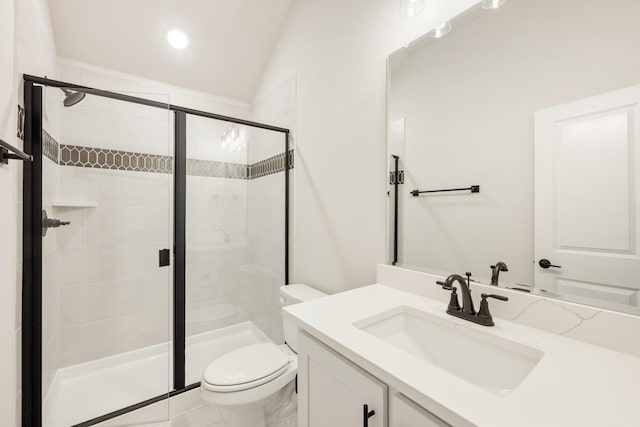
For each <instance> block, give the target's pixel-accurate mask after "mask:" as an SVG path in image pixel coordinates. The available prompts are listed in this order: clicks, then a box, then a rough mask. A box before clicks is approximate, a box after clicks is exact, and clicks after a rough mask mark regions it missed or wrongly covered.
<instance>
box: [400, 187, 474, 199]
mask: <svg viewBox="0 0 640 427" xmlns="http://www.w3.org/2000/svg"><path fill="white" fill-rule="evenodd" d="M448 191H471V192H472V193H479V192H480V186H479V185H472V186H471V187H467V188H449V189H447V190H427V191H420V190H413V191H412V192H411V195H412V196H413V197H418V196H419V195H420V194H425V193H445V192H448Z"/></svg>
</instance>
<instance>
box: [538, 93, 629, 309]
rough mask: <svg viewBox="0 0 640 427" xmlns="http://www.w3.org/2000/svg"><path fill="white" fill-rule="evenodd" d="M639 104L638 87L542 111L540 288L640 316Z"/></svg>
mask: <svg viewBox="0 0 640 427" xmlns="http://www.w3.org/2000/svg"><path fill="white" fill-rule="evenodd" d="M639 103H640V86H633V87H630V88H627V89H623V90H618V91H614V92H609V93H606V94H604V95H599V96H595V97H591V98H586V99H583V100H579V101H576V102H571V103H569V104H564V105H560V106H557V107H553V108H549V109H545V110H542V111H539V112H537V113H536V115H535V251H534V253H535V256H536V260H535V267H534V268H535V284H534V286H535V288H537V289H538V290H540V291H543V292H548V293H551V294H553V296H556V297H560V298H564V299H567V300H571V301H575V302H582V303H587V304H593V305H598V306H601V307H605V308H611V309H616V310H622V311H626V312H631V313H640V310H639V295H638V294H639V292H638V290H639V289H640V257H639V256H638V247H639V242H640V229H639V225H640V221H639V219H640V216H639V215H640V206H638V201H639V197H638V196H639V191H640V181H639V179H640V173H639V171H638V165H639V164H640V163H639V156H640V140H639V138H640V110H639V108H640V107H639ZM544 260H547V261H549V262H548V263H547V264H551V265H553V266H551V267H549V268H543V267H542V266H541V265H540V264H541V261H542V264H544ZM556 266H557V267H556Z"/></svg>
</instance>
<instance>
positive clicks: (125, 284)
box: [44, 89, 172, 367]
mask: <svg viewBox="0 0 640 427" xmlns="http://www.w3.org/2000/svg"><path fill="white" fill-rule="evenodd" d="M47 90H52V89H47ZM165 99H166V98H165ZM170 117H171V116H170V115H169V113H168V111H162V110H158V109H154V108H150V107H144V106H138V105H133V104H126V103H123V102H118V101H114V100H108V99H104V98H97V97H91V96H88V97H87V98H85V100H83V101H82V102H81V103H80V104H77V105H76V106H74V107H72V108H69V109H64V110H63V111H62V114H61V117H60V128H61V132H60V140H59V142H60V152H59V157H60V166H58V176H59V178H58V179H59V188H58V190H57V193H54V194H55V196H54V199H55V200H54V203H53V204H54V207H53V208H52V212H51V214H52V216H54V217H55V218H58V219H62V220H67V221H71V224H70V225H68V226H66V227H64V228H60V229H57V230H55V233H54V234H52V235H51V236H49V235H47V237H45V239H44V241H45V242H46V241H54V240H55V241H57V245H58V248H59V253H58V259H57V264H58V266H57V268H58V271H57V278H58V281H59V293H58V308H59V313H58V319H57V326H58V330H59V351H58V357H59V361H58V367H65V366H69V365H74V364H77V363H81V362H86V361H90V360H94V359H98V358H102V357H106V356H110V355H114V354H118V353H122V352H126V351H130V350H134V349H138V348H142V347H146V346H149V345H153V344H157V343H161V342H166V341H168V339H169V328H170V325H169V291H170V284H171V282H170V277H171V269H170V268H162V269H161V268H159V267H158V250H160V249H163V248H169V247H170V246H169V242H170V238H171V236H170V233H169V232H170V230H171V227H170V220H171V218H170V214H171V209H170V207H171V204H172V201H171V182H172V178H171V175H170V174H169V173H167V172H169V171H170V169H167V167H166V165H165V167H164V168H163V169H162V168H159V167H158V165H157V162H156V167H155V168H141V169H140V168H136V169H134V170H132V169H131V168H127V167H125V166H124V164H123V163H122V158H120V161H119V162H118V163H116V156H115V155H114V153H116V152H120V151H126V152H135V153H140V154H139V156H138V158H141V159H145V160H156V159H157V158H158V157H162V158H164V159H169V156H170V155H171V151H170V150H171V149H170V128H171V122H170ZM78 146H81V147H85V148H83V149H82V150H75V149H74V148H72V147H78ZM141 153H144V155H142V154H141ZM106 154H109V155H108V156H107V155H106ZM76 156H77V161H78V162H76V163H73V162H71V160H72V159H75V158H76ZM85 156H86V157H85ZM94 156H95V158H94ZM81 160H82V161H83V163H82V164H80V163H79V162H80V161H81ZM128 160H129V161H131V158H129V159H128ZM102 166H106V167H102Z"/></svg>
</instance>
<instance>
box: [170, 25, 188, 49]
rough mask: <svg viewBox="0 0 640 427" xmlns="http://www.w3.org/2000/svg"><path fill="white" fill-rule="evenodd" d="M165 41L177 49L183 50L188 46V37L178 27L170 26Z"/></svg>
mask: <svg viewBox="0 0 640 427" xmlns="http://www.w3.org/2000/svg"><path fill="white" fill-rule="evenodd" d="M167 42H169V44H170V45H171V47H172V48H174V49H177V50H184V49H186V48H187V46H189V37H187V34H186V33H185V32H184V31H182V30H181V29H179V28H171V29H170V30H169V31H167Z"/></svg>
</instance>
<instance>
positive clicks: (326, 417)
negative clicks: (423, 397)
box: [298, 332, 451, 427]
mask: <svg viewBox="0 0 640 427" xmlns="http://www.w3.org/2000/svg"><path fill="white" fill-rule="evenodd" d="M298 345H299V352H298V421H299V426H300V427H328V426H331V427H359V426H364V427H451V426H450V425H449V424H447V423H445V422H444V421H442V420H441V419H439V418H438V417H436V416H435V415H433V414H431V413H430V412H429V411H427V410H426V409H424V408H422V407H421V406H419V405H417V404H416V403H414V402H413V401H411V400H410V399H408V398H407V397H405V396H404V395H402V394H400V393H395V392H394V393H390V391H389V387H388V386H387V385H386V384H384V383H383V382H381V381H380V380H378V379H377V378H375V377H373V376H372V375H370V374H369V373H367V372H366V371H364V370H363V369H362V368H360V367H359V366H357V365H355V364H353V363H352V362H351V361H349V360H347V359H345V358H344V357H342V356H341V355H339V354H338V353H336V352H335V351H333V350H332V349H330V348H329V347H327V346H326V345H324V344H322V343H321V342H319V341H317V340H316V339H315V338H313V337H311V336H310V335H308V334H306V333H305V332H300V334H299V335H298ZM390 395H391V396H390ZM365 405H367V406H366V409H365ZM372 411H373V413H372ZM367 415H369V416H367Z"/></svg>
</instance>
